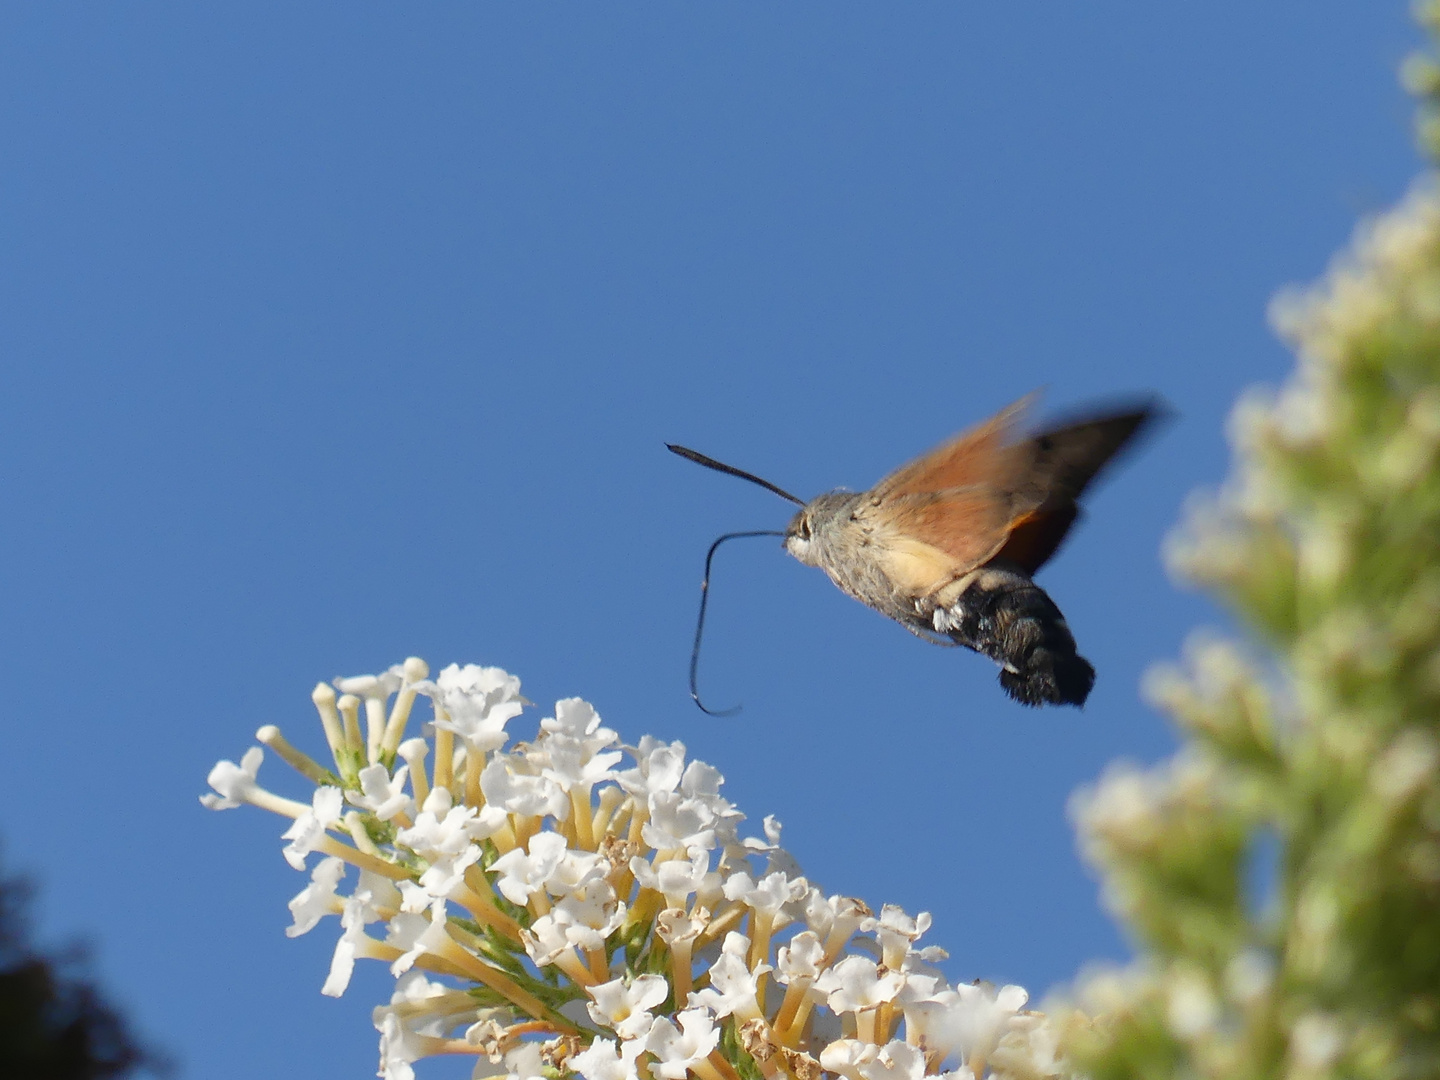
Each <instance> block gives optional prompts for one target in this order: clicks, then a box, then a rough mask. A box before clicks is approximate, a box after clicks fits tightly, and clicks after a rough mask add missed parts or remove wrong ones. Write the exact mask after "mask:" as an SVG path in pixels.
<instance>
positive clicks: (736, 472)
mask: <svg viewBox="0 0 1440 1080" xmlns="http://www.w3.org/2000/svg"><path fill="white" fill-rule="evenodd" d="M665 448H666V449H667V450H669V451H670V452H671V453H672V454H679V455H680V456H681V457H683V458H685V459H687V460H689V461H693V462H695V464H696V465H704V466H705V468H707V469H714V470H715V471H716V472H723V473H728V474H730V475H731V476H738V477H740V479H741V480H749V481H750V482H751V483H752V484H759V485H760V486H761V487H763V488H764V489H765V490H766V491H773V492H774V493H775V494H776V495H779V496H780V497H781V498H782V499H789V500H790V501H791V502H792V503H794V504H795V505H796V506H804V505H805V500H804V499H797V498H796V497H795V496H794V495H791V494H790V492H788V491H786V490H785V489H784V488H782V487H776V486H775V485H774V484H772V483H770V481H769V480H761V479H760V477H758V476H756V475H755V474H754V473H748V472H746V471H745V470H744V469H737V468H735V466H734V465H726V464H725V463H724V462H723V461H716V460H715V459H714V458H712V457H706V456H705V455H704V454H702V453H700V452H699V451H698V450H691V449H690V448H689V447H686V446H676V445H675V444H674V443H668V442H667V443H666V444H665ZM734 535H742V534H738V533H737V534H734ZM746 535H748V534H746ZM761 535H763V534H761ZM721 539H724V537H721Z"/></svg>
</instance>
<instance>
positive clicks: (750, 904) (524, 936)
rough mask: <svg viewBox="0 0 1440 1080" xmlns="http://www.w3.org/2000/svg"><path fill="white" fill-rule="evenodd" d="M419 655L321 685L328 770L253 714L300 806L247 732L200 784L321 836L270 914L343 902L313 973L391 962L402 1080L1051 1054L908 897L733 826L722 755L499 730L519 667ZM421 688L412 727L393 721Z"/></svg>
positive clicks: (1039, 1070)
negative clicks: (872, 896) (819, 878)
mask: <svg viewBox="0 0 1440 1080" xmlns="http://www.w3.org/2000/svg"><path fill="white" fill-rule="evenodd" d="M428 676H429V669H428V668H427V667H426V665H425V664H424V662H423V661H420V660H418V659H414V658H412V659H410V660H407V661H406V662H405V663H404V664H402V665H397V666H396V667H393V668H391V669H390V670H389V671H387V672H385V673H384V674H381V675H378V676H362V677H359V678H350V679H337V680H335V684H334V689H332V688H331V687H330V686H328V685H325V684H321V685H320V686H318V687H317V688H316V690H315V692H314V694H313V700H314V702H315V705H316V707H317V708H318V710H319V713H320V719H321V722H322V724H323V726H324V729H325V734H326V738H327V741H328V742H329V744H330V750H331V752H332V755H333V757H334V768H333V769H332V768H329V767H326V766H322V765H321V764H319V763H318V762H316V761H315V760H313V759H311V758H310V757H307V756H306V755H305V754H303V753H301V752H300V751H298V750H296V749H295V748H294V747H293V746H291V745H290V744H289V743H288V742H287V741H286V740H285V739H284V738H283V737H282V736H281V734H280V732H279V731H278V730H277V729H276V728H274V727H268V726H267V727H265V728H262V729H260V731H259V732H258V733H257V736H256V737H257V739H258V740H259V741H260V742H261V743H263V744H264V745H266V746H268V747H270V748H271V749H272V750H274V751H275V752H277V753H278V754H279V755H280V756H281V757H282V758H283V759H284V760H285V761H287V762H288V763H289V764H291V765H292V766H294V767H295V768H296V769H297V770H298V771H299V772H301V773H302V774H303V775H304V776H306V777H307V778H308V779H310V780H311V781H313V782H314V783H316V785H317V788H316V791H315V793H314V797H313V798H312V799H311V800H310V802H309V803H302V802H296V801H293V800H290V799H286V798H283V797H281V796H279V795H276V794H273V793H271V792H269V791H267V790H265V789H264V788H262V787H260V785H259V783H258V781H257V771H258V769H259V766H260V762H261V758H262V756H263V751H262V750H261V749H260V747H258V746H257V747H253V748H252V749H251V750H249V751H248V752H247V753H246V754H245V756H244V758H243V759H242V761H241V763H240V764H239V765H235V764H234V763H232V762H229V761H222V762H220V763H219V764H218V765H216V766H215V768H214V769H213V770H212V771H211V773H210V777H209V781H210V786H211V787H212V788H214V789H215V792H216V794H213V795H206V796H203V797H202V802H204V804H205V805H206V806H208V807H210V808H211V809H217V810H219V809H228V808H231V807H235V806H239V805H241V804H243V803H249V804H251V805H254V806H259V807H261V808H262V809H266V810H272V811H274V812H276V813H279V814H282V815H284V816H286V817H289V818H291V819H293V823H292V824H291V826H290V828H289V829H287V830H286V832H285V833H284V838H285V839H286V840H287V841H289V843H288V846H287V847H286V848H285V851H284V854H285V857H286V859H287V860H289V862H290V864H291V865H292V866H294V867H296V868H297V869H304V868H305V866H306V862H307V858H308V856H310V855H311V854H317V855H320V856H322V858H321V859H320V861H319V862H318V863H317V864H316V865H315V866H314V868H313V870H312V871H311V875H310V884H309V885H308V886H307V887H306V888H305V889H303V890H302V891H301V892H300V893H299V895H297V896H296V897H295V898H294V899H293V900H292V901H291V902H290V910H291V913H292V914H293V916H294V923H293V925H291V927H290V928H289V929H288V931H287V933H289V934H290V935H292V936H294V935H298V934H303V933H306V932H307V931H309V930H311V929H313V928H314V927H315V926H316V925H317V924H318V923H319V922H320V920H321V919H322V918H324V917H325V916H327V915H336V916H338V917H339V920H340V927H341V936H340V940H339V942H338V943H337V945H336V947H335V955H334V960H333V961H332V964H331V968H330V974H329V977H328V978H327V979H326V981H325V985H324V987H323V989H322V993H325V994H330V995H339V994H341V993H343V992H344V990H345V987H346V985H347V984H348V982H349V979H350V973H351V969H352V967H353V965H354V962H355V959H356V958H357V957H367V958H371V959H378V960H383V961H386V962H387V963H389V964H390V968H391V971H392V972H393V973H394V974H395V975H396V976H397V977H398V980H399V981H398V982H397V984H396V990H395V993H394V996H393V997H392V999H391V1001H390V1004H389V1005H386V1006H382V1007H380V1008H377V1009H376V1010H375V1026H376V1027H377V1028H378V1029H379V1031H380V1033H381V1035H380V1056H381V1069H380V1074H379V1075H381V1076H383V1077H386V1078H387V1080H410V1078H411V1077H413V1075H414V1072H413V1069H412V1063H413V1062H414V1061H416V1060H418V1059H419V1058H422V1057H426V1056H429V1055H434V1054H470V1055H475V1056H476V1058H477V1063H476V1067H475V1072H474V1075H475V1076H476V1077H483V1076H492V1075H504V1076H507V1077H510V1078H512V1080H529V1078H531V1077H541V1076H544V1077H548V1078H550V1080H554V1078H556V1077H560V1076H568V1075H574V1074H579V1075H580V1076H582V1077H584V1078H585V1080H637V1078H647V1080H653V1078H659V1077H663V1078H669V1080H680V1078H683V1077H686V1076H690V1075H693V1076H696V1077H699V1078H702V1080H784V1078H789V1080H817V1078H818V1077H820V1076H821V1075H822V1073H829V1074H833V1075H836V1076H843V1077H846V1078H847V1080H920V1078H921V1077H924V1076H936V1075H939V1076H948V1077H955V1078H957V1080H961V1078H967V1077H968V1078H972V1080H973V1078H978V1077H983V1076H985V1075H991V1076H996V1077H1002V1076H1003V1077H1015V1078H1022V1080H1028V1078H1038V1077H1049V1076H1056V1075H1060V1074H1061V1072H1062V1065H1061V1063H1060V1062H1059V1061H1058V1060H1057V1055H1056V1045H1055V1037H1054V1034H1053V1032H1052V1030H1051V1027H1050V1025H1048V1024H1047V1023H1046V1020H1045V1017H1044V1016H1043V1015H1042V1014H1039V1013H1034V1012H1027V1011H1025V1010H1024V1006H1025V1003H1026V998H1027V996H1026V993H1025V991H1024V990H1022V989H1021V988H1020V987H1018V986H1006V987H1004V988H1002V989H999V990H998V991H997V990H996V989H995V988H994V987H991V986H988V985H980V984H976V985H961V986H950V985H948V984H947V983H946V982H945V980H944V978H943V977H942V976H941V974H940V972H939V971H937V970H936V969H935V968H934V967H933V966H931V965H932V964H933V962H934V961H936V960H939V959H942V958H943V957H944V955H945V954H944V953H943V951H941V950H940V949H938V948H935V947H933V946H930V947H919V946H917V945H916V942H917V940H918V939H919V938H920V937H921V935H923V934H924V933H925V931H926V930H927V929H928V928H929V926H930V916H929V915H928V914H921V915H919V916H916V917H913V918H912V917H910V916H908V915H906V914H905V913H904V912H903V911H901V910H900V909H899V908H894V907H886V908H884V909H883V910H882V911H881V912H880V914H879V915H875V914H874V913H873V912H872V911H871V910H870V909H869V908H867V907H866V906H865V905H864V904H863V903H861V902H860V901H858V900H854V899H850V898H847V897H843V896H826V895H824V894H823V893H822V892H821V891H820V890H819V889H817V888H815V887H814V886H813V885H811V884H810V883H809V882H808V881H807V880H806V879H805V878H804V877H801V876H800V874H799V871H798V868H797V867H796V865H795V863H794V861H793V860H792V859H791V858H790V856H789V855H788V854H786V853H785V852H784V851H783V850H782V849H781V848H780V846H779V835H780V827H779V825H778V824H777V823H776V822H775V821H774V820H773V819H770V818H767V819H766V821H765V830H764V831H765V839H763V840H762V839H757V838H746V839H742V838H741V837H740V835H739V833H738V832H737V827H738V825H739V823H740V821H741V820H742V819H743V815H742V814H740V813H739V812H738V811H736V809H735V808H734V807H733V806H732V805H731V804H730V803H729V802H728V801H726V800H725V798H724V797H723V796H722V795H721V794H720V787H721V782H722V781H721V777H720V774H719V773H718V772H716V770H715V769H713V768H711V767H710V766H709V765H706V764H704V763H703V762H699V761H689V762H687V761H686V759H685V748H684V746H682V745H681V744H680V743H678V742H674V743H662V742H659V741H657V740H655V739H652V738H650V737H648V736H647V737H646V738H643V739H641V740H640V741H639V743H638V744H637V745H635V746H621V745H620V743H619V739H618V737H617V736H616V734H615V732H613V731H611V730H610V729H609V728H606V727H604V726H602V724H601V722H600V717H599V716H598V715H597V714H596V712H595V710H594V709H593V708H592V707H591V706H590V705H588V704H587V703H585V702H584V701H582V700H580V699H579V698H570V699H567V700H565V701H561V702H558V703H557V704H556V707H555V715H554V716H553V717H549V718H546V719H544V720H542V721H541V722H540V731H539V734H538V736H537V738H536V739H535V740H534V741H533V742H529V743H518V744H516V745H515V746H513V747H512V748H511V749H510V750H508V751H506V750H505V749H504V747H505V745H506V743H507V741H508V739H509V735H508V733H507V732H506V730H505V725H506V723H507V722H508V721H510V720H512V719H514V718H515V717H516V716H518V715H519V714H520V712H521V710H522V708H523V706H525V705H526V704H529V703H528V702H526V701H525V699H524V698H522V697H521V696H520V681H519V680H518V679H516V678H515V677H513V676H511V675H508V674H506V673H505V672H503V671H501V670H500V669H498V668H484V667H477V666H475V665H467V666H465V667H463V668H462V667H458V666H455V665H451V666H450V667H448V668H446V669H445V670H444V671H442V672H440V674H439V676H438V677H436V678H435V679H430V678H429V677H428ZM336 690H338V691H340V695H339V696H338V698H337V695H336ZM417 697H425V698H427V699H429V702H430V705H431V707H432V709H433V712H434V717H433V721H432V722H431V723H430V724H429V725H428V730H429V732H430V735H431V737H430V738H429V739H421V738H412V739H409V740H406V739H405V738H404V733H405V728H406V725H407V723H408V721H409V717H410V712H411V709H412V707H413V705H414V703H415V700H416V698H417ZM362 715H363V721H362ZM627 756H628V757H629V759H630V767H628V768H624V767H622V764H623V763H624V760H625V758H626V757H627ZM351 867H353V868H355V869H356V870H357V871H358V875H357V876H358V880H357V881H356V882H355V883H354V884H353V887H352V888H351V889H350V892H349V894H348V895H343V894H342V893H341V891H340V889H341V885H342V882H343V880H344V878H345V876H346V874H347V872H348V870H349V868H351ZM372 928H374V929H373V930H372ZM432 976H438V977H439V978H435V977H432ZM946 1069H951V1070H953V1071H950V1072H946V1071H945V1070H946Z"/></svg>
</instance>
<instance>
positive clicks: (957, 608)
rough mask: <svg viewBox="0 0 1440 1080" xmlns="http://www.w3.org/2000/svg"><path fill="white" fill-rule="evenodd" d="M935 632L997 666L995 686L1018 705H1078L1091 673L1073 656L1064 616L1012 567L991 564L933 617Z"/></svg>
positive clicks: (1082, 701)
mask: <svg viewBox="0 0 1440 1080" xmlns="http://www.w3.org/2000/svg"><path fill="white" fill-rule="evenodd" d="M933 625H934V628H935V630H936V631H938V632H941V633H945V634H948V635H949V636H950V638H951V639H952V640H953V641H955V642H956V643H957V644H960V645H964V646H966V647H968V648H971V649H974V650H975V651H976V652H978V653H982V654H983V655H985V656H988V657H990V659H992V660H994V661H995V662H996V663H997V664H999V665H1000V667H1001V671H1000V685H1001V686H1002V687H1003V688H1004V690H1005V692H1006V693H1007V694H1009V695H1010V696H1011V697H1012V698H1014V699H1015V700H1016V701H1018V702H1020V703H1021V704H1022V705H1032V706H1033V705H1045V704H1050V705H1083V704H1085V699H1086V698H1087V697H1089V695H1090V688H1091V686H1093V685H1094V683H1095V669H1094V668H1093V667H1091V666H1090V662H1089V661H1088V660H1086V659H1085V658H1084V657H1083V656H1081V655H1079V653H1077V652H1076V650H1075V639H1074V637H1072V636H1071V634H1070V628H1069V627H1068V626H1067V625H1066V624H1065V616H1063V615H1062V614H1060V609H1059V608H1058V607H1056V606H1055V602H1054V601H1053V600H1051V599H1050V597H1049V596H1048V595H1046V593H1045V590H1044V589H1042V588H1040V586H1038V585H1036V584H1035V583H1034V582H1033V581H1031V580H1030V577H1029V576H1028V575H1027V574H1025V573H1024V572H1023V571H1021V570H1020V569H1018V568H1017V567H1013V566H1010V565H1008V564H1005V563H991V564H987V565H986V566H984V567H982V568H981V569H980V570H979V571H978V572H977V573H975V574H974V575H973V576H972V577H971V579H970V580H969V581H968V582H966V583H965V584H964V585H963V588H962V590H961V591H960V592H959V595H958V597H956V598H955V599H953V600H951V601H950V602H949V603H948V604H947V605H946V606H945V607H943V608H937V609H936V610H935V613H934V616H933Z"/></svg>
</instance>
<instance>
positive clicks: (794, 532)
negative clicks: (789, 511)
mask: <svg viewBox="0 0 1440 1080" xmlns="http://www.w3.org/2000/svg"><path fill="white" fill-rule="evenodd" d="M814 538H815V521H814V513H813V511H812V508H811V507H809V506H805V507H802V508H801V510H800V512H799V513H797V514H796V515H795V516H794V517H793V518H791V519H790V524H789V525H787V526H786V527H785V550H786V551H788V552H789V553H790V554H791V555H794V556H795V558H797V559H799V560H800V561H801V562H802V563H804V564H805V565H806V566H816V565H818V563H817V560H816V558H815V550H814V545H813V543H812V541H813V540H814Z"/></svg>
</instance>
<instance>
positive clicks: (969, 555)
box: [864, 484, 1015, 596]
mask: <svg viewBox="0 0 1440 1080" xmlns="http://www.w3.org/2000/svg"><path fill="white" fill-rule="evenodd" d="M867 510H868V512H866V513H864V516H865V517H866V518H867V519H869V520H868V522H867V523H869V524H872V533H871V536H872V544H873V545H874V548H875V551H876V553H877V556H878V558H879V559H880V560H881V562H882V564H883V565H884V569H885V572H886V574H887V575H888V576H889V577H890V580H891V581H893V582H894V583H895V584H896V585H897V586H899V587H900V588H901V590H902V591H904V592H906V593H907V594H909V595H912V596H920V595H924V594H926V593H929V592H932V591H933V590H935V589H937V588H939V587H940V586H942V585H945V584H946V583H948V582H950V581H953V580H954V579H955V578H957V577H959V576H960V575H962V574H967V573H969V572H970V571H971V570H973V569H975V568H976V567H977V566H979V565H981V564H982V563H984V562H986V561H988V560H989V559H991V558H992V557H993V556H994V555H995V553H996V552H997V551H999V550H1000V549H1001V548H1002V547H1004V546H1005V542H1006V541H1007V540H1008V539H1009V537H1010V526H1011V521H1012V520H1013V518H1014V516H1015V515H1014V513H1013V512H1012V511H1011V509H1010V506H1009V499H1008V498H1007V497H1006V495H1005V493H1004V492H1002V491H1000V490H998V489H996V488H994V487H991V486H990V485H985V484H976V485H972V486H971V487H967V488H954V489H951V490H949V491H934V492H929V493H927V494H917V495H901V496H898V497H894V498H891V499H889V500H886V501H883V502H880V503H872V504H871V506H870V507H869V508H867Z"/></svg>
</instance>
